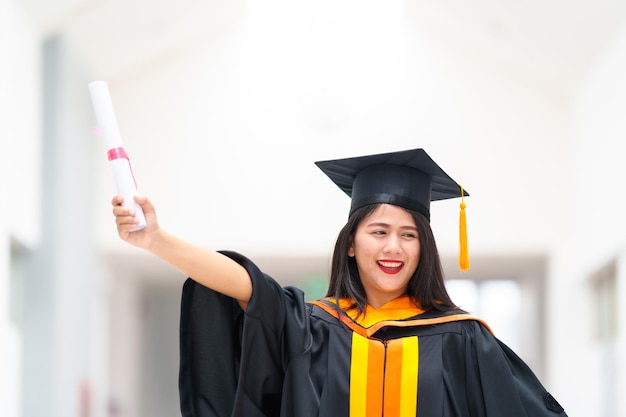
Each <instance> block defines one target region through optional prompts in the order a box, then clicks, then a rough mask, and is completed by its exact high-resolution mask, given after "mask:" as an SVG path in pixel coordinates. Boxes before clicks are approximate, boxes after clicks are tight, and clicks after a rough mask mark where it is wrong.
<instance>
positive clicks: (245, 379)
mask: <svg viewBox="0 0 626 417" xmlns="http://www.w3.org/2000/svg"><path fill="white" fill-rule="evenodd" d="M224 253H225V254H226V255H227V256H230V257H231V258H232V259H234V260H235V261H237V262H239V263H240V264H242V265H243V266H244V267H245V268H246V269H247V270H248V272H249V273H250V276H251V278H252V284H253V294H252V298H251V300H250V303H249V304H248V309H247V311H246V313H245V314H244V319H243V320H241V315H242V313H241V310H239V307H238V306H237V304H236V303H234V302H233V300H231V299H229V298H227V297H224V296H221V295H219V294H217V293H215V292H213V291H211V290H208V289H206V288H204V287H202V286H200V285H199V284H196V283H195V282H193V281H192V280H188V281H187V282H186V283H185V285H184V287H183V299H182V316H181V369H180V396H181V410H182V415H183V416H184V417H214V416H219V417H229V416H232V417H256V416H259V417H260V416H265V417H269V416H276V417H319V416H322V417H348V416H349V392H348V390H349V384H350V355H351V340H352V331H351V330H350V329H349V328H348V327H347V326H346V325H344V324H342V323H340V321H339V320H337V319H336V318H335V317H333V316H331V315H330V314H329V313H327V312H326V311H324V310H323V309H321V308H320V307H317V306H312V305H310V304H307V303H305V302H304V295H303V293H302V292H301V291H300V290H298V289H296V288H290V287H286V288H281V287H280V285H278V284H277V283H276V282H275V281H274V280H273V279H271V278H270V277H269V276H267V275H265V274H263V273H262V272H261V271H259V270H258V268H257V267H256V266H255V265H254V264H253V263H252V262H251V261H249V260H248V259H246V258H244V257H243V256H241V255H239V254H236V253H232V252H224ZM433 315H434V314H433V313H432V312H428V313H425V314H424V315H423V316H417V317H416V318H418V319H419V318H426V317H429V318H430V317H432V316H433ZM382 332H383V333H384V334H385V337H389V338H399V337H404V336H418V340H419V352H420V353H419V354H420V357H419V389H418V406H417V417H504V416H506V417H557V416H558V417H566V414H565V412H564V411H563V409H562V408H561V407H560V405H559V404H558V402H557V401H556V400H555V399H554V398H553V397H552V396H551V395H550V394H548V392H547V391H546V390H545V388H544V387H543V386H542V384H541V383H540V382H539V381H538V380H537V378H536V377H535V375H534V374H533V372H532V371H531V370H530V369H529V368H528V366H526V364H525V363H524V362H523V361H522V360H521V359H520V358H519V357H518V356H517V355H516V354H515V353H513V352H512V351H511V350H510V349H509V348H508V347H507V346H506V345H504V344H503V343H501V342H500V341H498V340H497V339H496V338H495V337H493V336H492V335H491V333H489V331H488V330H487V329H486V328H485V327H484V326H483V325H481V324H480V323H479V322H477V321H473V320H466V321H454V322H449V323H442V324H436V325H429V326H414V327H388V328H385V329H383V330H382ZM379 336H380V335H379ZM239 341H241V343H240V344H239V343H238V342H239Z"/></svg>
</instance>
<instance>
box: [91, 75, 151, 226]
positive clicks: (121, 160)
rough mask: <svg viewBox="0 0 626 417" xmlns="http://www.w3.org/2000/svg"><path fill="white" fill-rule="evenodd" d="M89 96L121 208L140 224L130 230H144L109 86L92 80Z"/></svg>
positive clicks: (143, 219) (132, 176) (131, 172)
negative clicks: (134, 216) (126, 210)
mask: <svg viewBox="0 0 626 417" xmlns="http://www.w3.org/2000/svg"><path fill="white" fill-rule="evenodd" d="M89 94H90V95H91V102H92V104H93V108H94V110H95V113H96V119H97V120H98V126H99V127H100V131H101V132H102V137H103V139H104V144H105V147H106V150H107V156H108V159H109V162H110V164H111V170H112V172H113V180H114V181H115V185H116V187H117V192H118V194H119V195H121V196H122V197H124V202H123V203H122V205H123V206H124V207H129V208H132V209H133V210H134V211H135V213H136V217H137V219H138V220H139V224H138V225H137V227H135V228H134V229H133V230H132V231H133V232H134V231H137V230H141V229H143V228H144V227H146V219H145V217H144V214H143V210H142V209H141V206H140V205H139V204H137V203H136V202H135V198H134V196H135V195H136V194H137V182H136V181H135V176H134V175H133V170H132V168H131V165H130V160H129V159H128V155H127V154H126V151H125V150H124V144H123V143H122V137H121V135H120V132H119V129H118V126H117V119H116V118H115V112H114V111H113V103H112V101H111V96H110V94H109V86H108V84H107V83H106V82H104V81H93V82H91V83H89Z"/></svg>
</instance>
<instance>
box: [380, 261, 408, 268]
mask: <svg viewBox="0 0 626 417" xmlns="http://www.w3.org/2000/svg"><path fill="white" fill-rule="evenodd" d="M378 263H379V264H380V265H381V266H384V267H385V268H398V267H400V266H402V262H382V261H380V262H378Z"/></svg>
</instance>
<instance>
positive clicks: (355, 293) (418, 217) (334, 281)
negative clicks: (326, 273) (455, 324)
mask: <svg viewBox="0 0 626 417" xmlns="http://www.w3.org/2000/svg"><path fill="white" fill-rule="evenodd" d="M379 206H380V204H371V205H368V206H365V207H361V208H359V209H357V210H355V211H354V213H353V214H352V215H351V216H350V218H349V219H348V221H347V223H346V224H345V226H344V227H343V228H342V229H341V231H340V232H339V235H338V236H337V241H336V243H335V249H334V252H333V258H332V262H331V273H330V282H329V284H328V292H327V293H326V297H332V298H335V299H340V298H350V299H352V300H354V303H355V307H356V308H357V309H358V311H359V314H361V313H364V312H365V306H366V305H367V297H366V294H365V289H364V288H363V284H362V283H361V278H360V277H359V272H358V269H357V264H356V259H355V258H354V257H350V256H348V250H349V249H350V246H351V245H352V243H353V242H354V234H355V233H356V229H357V227H358V226H359V225H360V224H361V222H362V221H363V219H365V218H366V217H367V216H369V215H370V214H371V213H373V212H374V211H375V210H376V209H377V208H378V207H379ZM403 209H404V210H406V211H407V212H408V213H409V214H410V215H411V216H412V217H413V220H414V221H415V225H416V226H417V232H418V239H419V243H420V258H419V262H418V264H417V269H416V270H415V273H414V274H413V276H412V277H411V279H410V280H409V283H408V285H407V290H406V293H407V295H409V296H410V297H412V298H413V299H415V300H416V301H417V302H418V303H419V304H420V306H421V308H423V309H424V310H430V309H435V310H438V311H450V310H455V309H458V307H457V306H456V305H454V303H453V302H452V300H451V299H450V296H449V295H448V291H447V290H446V286H445V282H444V276H443V268H442V266H441V260H440V258H439V251H438V250H437V244H436V242H435V237H434V236H433V232H432V229H431V227H430V223H429V222H428V219H426V217H425V216H424V215H422V214H421V213H418V212H416V211H412V210H408V209H405V208H403Z"/></svg>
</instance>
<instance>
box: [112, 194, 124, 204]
mask: <svg viewBox="0 0 626 417" xmlns="http://www.w3.org/2000/svg"><path fill="white" fill-rule="evenodd" d="M123 202H124V197H122V196H121V195H116V196H114V197H113V198H112V199H111V205H113V206H121V205H122V203H123Z"/></svg>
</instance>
